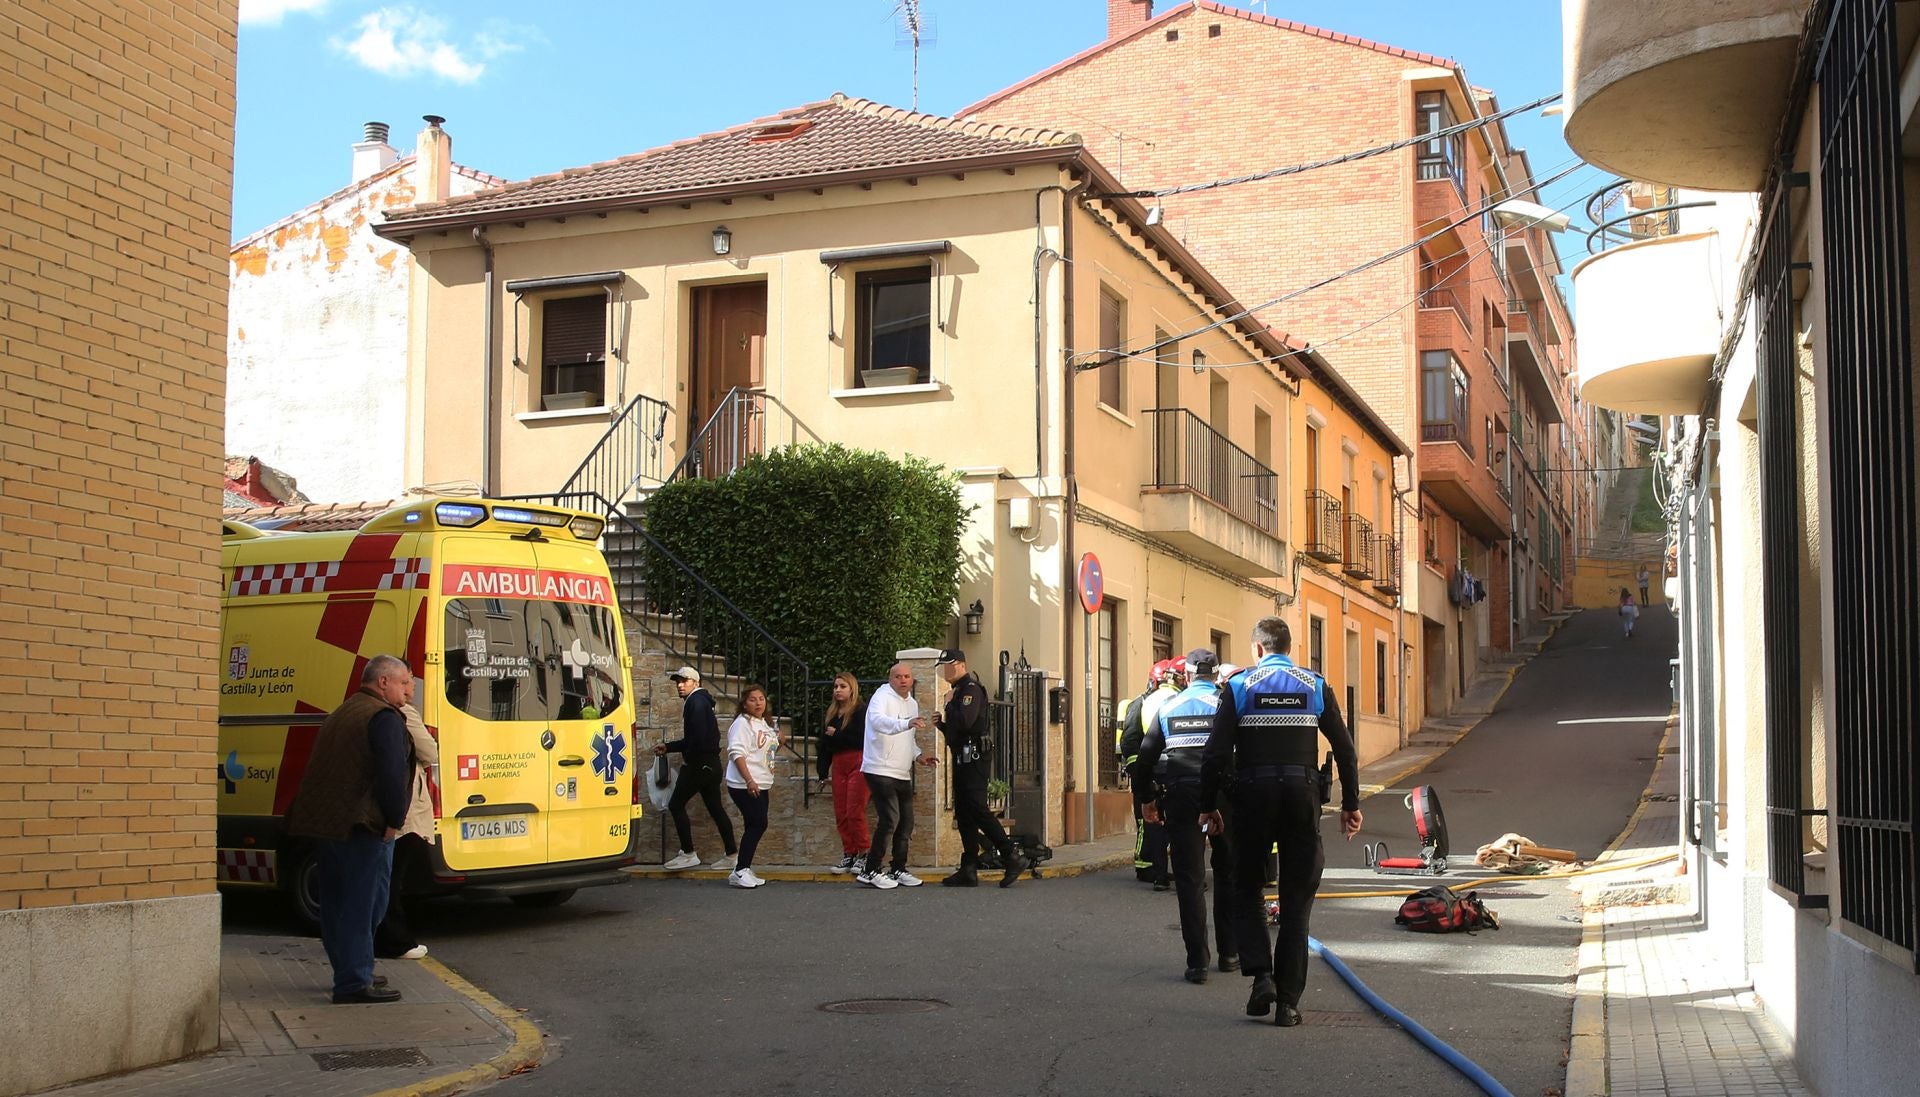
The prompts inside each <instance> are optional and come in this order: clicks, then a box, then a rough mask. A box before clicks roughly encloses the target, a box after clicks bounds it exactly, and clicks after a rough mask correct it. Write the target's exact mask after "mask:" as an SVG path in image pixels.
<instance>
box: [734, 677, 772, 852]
mask: <svg viewBox="0 0 1920 1097" xmlns="http://www.w3.org/2000/svg"><path fill="white" fill-rule="evenodd" d="M779 749H780V733H779V732H778V731H775V730H774V727H773V725H772V724H770V723H769V722H768V721H767V691H766V688H765V687H764V686H758V685H753V684H748V686H747V687H746V690H745V691H744V692H742V693H741V694H740V714H739V715H738V716H735V717H734V718H733V723H731V724H728V725H727V795H728V796H731V797H733V806H734V807H736V808H739V809H740V819H741V821H742V822H743V823H745V824H746V832H745V833H744V834H742V835H741V836H740V855H739V857H738V859H737V860H736V861H735V862H734V870H733V871H732V872H731V873H728V874H727V883H729V884H732V885H733V886H734V887H737V888H757V887H759V886H760V885H761V884H764V883H766V881H765V880H763V879H761V878H760V877H759V876H756V875H754V871H753V851H754V850H755V849H756V848H757V847H758V846H759V845H760V836H761V835H762V834H765V833H766V832H767V802H768V800H769V799H770V797H771V793H772V790H773V752H774V751H776V750H779Z"/></svg>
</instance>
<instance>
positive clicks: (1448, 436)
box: [1420, 409, 1478, 457]
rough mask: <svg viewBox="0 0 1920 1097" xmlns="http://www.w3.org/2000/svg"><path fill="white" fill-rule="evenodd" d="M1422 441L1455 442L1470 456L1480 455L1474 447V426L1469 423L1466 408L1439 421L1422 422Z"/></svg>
mask: <svg viewBox="0 0 1920 1097" xmlns="http://www.w3.org/2000/svg"><path fill="white" fill-rule="evenodd" d="M1420 440H1421V441H1422V442H1453V443H1455V444H1457V445H1458V446H1459V447H1460V448H1461V449H1463V450H1466V451H1467V456H1468V457H1475V456H1478V455H1477V454H1476V453H1475V452H1474V448H1473V428H1472V427H1470V426H1468V425H1467V417H1466V413H1465V411H1464V409H1463V410H1462V412H1461V413H1460V414H1459V415H1455V416H1454V417H1453V418H1451V419H1445V420H1442V421H1440V422H1438V423H1422V424H1420Z"/></svg>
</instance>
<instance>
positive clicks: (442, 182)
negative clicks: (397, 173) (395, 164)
mask: <svg viewBox="0 0 1920 1097" xmlns="http://www.w3.org/2000/svg"><path fill="white" fill-rule="evenodd" d="M423 117H424V118H425V119H426V123H427V128H426V129H423V130H421V131H420V142H419V145H418V146H417V147H416V148H415V149H414V152H413V200H414V201H416V202H439V201H443V200H444V199H446V197H447V196H448V191H449V190H450V188H451V187H452V185H453V138H451V137H448V136H447V131H446V130H443V129H441V128H440V123H442V122H445V121H446V119H445V118H442V117H440V116H439V115H437V114H428V115H424V116H423Z"/></svg>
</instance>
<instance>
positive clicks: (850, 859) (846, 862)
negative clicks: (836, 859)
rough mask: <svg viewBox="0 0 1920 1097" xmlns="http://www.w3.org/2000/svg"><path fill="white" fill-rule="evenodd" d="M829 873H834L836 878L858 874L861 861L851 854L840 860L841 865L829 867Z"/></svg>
mask: <svg viewBox="0 0 1920 1097" xmlns="http://www.w3.org/2000/svg"><path fill="white" fill-rule="evenodd" d="M827 871H828V872H831V873H833V874H834V875H835V876H845V875H846V874H847V873H849V872H858V871H860V860H859V858H857V857H855V856H854V855H853V854H851V853H849V854H847V855H846V856H845V857H842V858H840V863H839V864H837V865H832V866H830V867H828V869H827Z"/></svg>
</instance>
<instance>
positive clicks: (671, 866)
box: [660, 849, 700, 872]
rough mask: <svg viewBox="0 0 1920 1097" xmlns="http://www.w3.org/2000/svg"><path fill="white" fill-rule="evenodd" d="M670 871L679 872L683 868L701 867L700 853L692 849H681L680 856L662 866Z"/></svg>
mask: <svg viewBox="0 0 1920 1097" xmlns="http://www.w3.org/2000/svg"><path fill="white" fill-rule="evenodd" d="M660 867H661V868H663V869H666V870H667V871H669V872H679V871H680V870H681V869H683V868H699V867H700V855H699V854H697V853H694V852H693V851H691V850H685V849H683V850H681V851H680V856H678V857H675V858H674V859H673V860H671V861H668V862H667V863H666V864H664V865H661V866H660Z"/></svg>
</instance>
